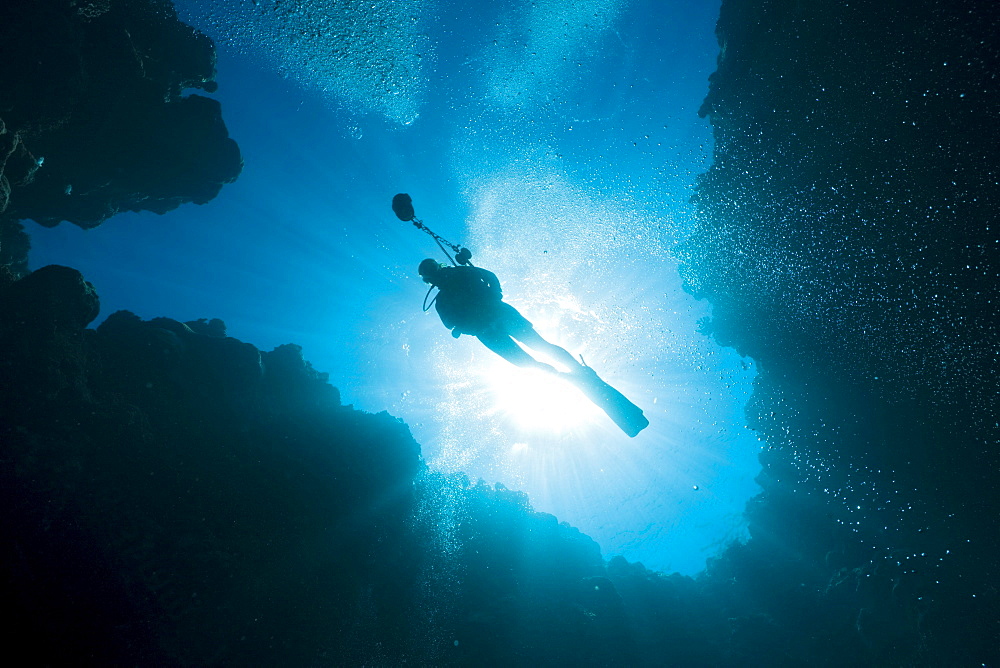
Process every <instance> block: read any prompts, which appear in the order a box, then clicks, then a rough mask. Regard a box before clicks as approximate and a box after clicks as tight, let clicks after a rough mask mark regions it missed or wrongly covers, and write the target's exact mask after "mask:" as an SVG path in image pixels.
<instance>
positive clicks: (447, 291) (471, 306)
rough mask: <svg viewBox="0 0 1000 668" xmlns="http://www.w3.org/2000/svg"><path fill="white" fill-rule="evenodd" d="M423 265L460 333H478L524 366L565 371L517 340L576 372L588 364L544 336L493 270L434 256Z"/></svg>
mask: <svg viewBox="0 0 1000 668" xmlns="http://www.w3.org/2000/svg"><path fill="white" fill-rule="evenodd" d="M418 271H419V272H420V277H421V278H423V280H424V282H425V283H429V284H430V285H431V287H436V288H437V289H438V290H439V292H438V294H437V296H436V297H435V298H434V308H435V309H436V310H437V313H438V316H440V317H441V322H442V323H444V326H445V327H447V328H448V329H450V330H451V335H452V336H454V337H455V338H456V339H457V338H458V337H459V336H461V335H462V334H468V335H470V336H475V337H476V338H477V339H479V340H480V341H482V343H483V345H484V346H486V347H487V348H489V349H490V350H492V351H493V352H495V353H496V354H497V355H499V356H500V357H502V358H504V359H505V360H507V361H508V362H510V363H511V364H514V365H516V366H519V367H525V368H535V369H542V370H544V371H549V372H552V373H565V372H561V371H559V370H558V369H556V368H555V367H553V366H552V365H551V364H546V363H545V362H541V361H539V360H537V359H535V358H534V357H532V356H531V355H530V354H529V353H528V352H527V351H526V350H525V349H524V348H522V347H521V346H519V345H518V344H517V341H519V342H521V343H522V344H523V345H525V346H527V347H528V348H530V349H531V350H533V351H535V352H539V353H544V354H547V355H548V356H550V357H551V358H552V359H553V360H554V361H556V362H558V363H559V364H560V365H563V366H565V367H566V368H567V369H568V370H569V372H570V373H580V372H582V371H584V370H585V369H587V368H588V367H585V366H584V365H582V364H580V363H579V362H577V361H576V358H574V357H573V355H571V354H570V353H569V352H568V351H567V350H566V349H565V348H561V347H560V346H557V345H555V344H554V343H549V342H548V341H546V340H545V339H544V338H542V335H541V334H539V333H538V332H536V331H535V328H534V326H533V325H532V324H531V322H530V321H529V320H528V319H527V318H525V317H524V316H523V315H521V314H520V313H519V312H518V310H517V309H516V308H514V307H513V306H511V305H510V304H508V303H507V302H505V301H503V291H502V290H501V288H500V280H499V279H498V278H497V277H496V274H494V273H493V272H492V271H487V270H486V269H483V268H482V267H473V266H469V265H462V266H457V267H449V266H447V265H444V264H441V263H440V262H437V261H436V260H434V259H432V258H427V259H426V260H424V261H423V262H421V263H420V267H419V268H418Z"/></svg>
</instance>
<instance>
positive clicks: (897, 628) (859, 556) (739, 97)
mask: <svg viewBox="0 0 1000 668" xmlns="http://www.w3.org/2000/svg"><path fill="white" fill-rule="evenodd" d="M998 35H1000V14H998V13H997V12H996V7H995V3H990V2H976V1H969V0H960V1H958V2H953V1H951V0H949V1H947V2H946V1H944V0H921V1H918V2H899V1H889V2H885V1H882V0H879V1H878V2H875V1H862V2H854V1H852V2H850V3H847V2H819V3H799V2H791V1H789V2H785V1H767V0H724V2H723V4H722V11H721V16H720V20H719V23H718V36H719V42H720V45H721V47H722V52H721V55H720V58H719V64H718V70H717V72H715V73H714V74H713V75H712V78H711V86H710V91H709V94H708V97H707V99H706V100H705V103H704V106H703V108H702V114H703V115H706V116H707V117H708V118H709V119H710V120H711V123H712V128H713V131H714V135H715V140H716V145H715V155H714V162H713V165H712V167H711V169H710V170H709V171H708V172H707V173H706V174H704V175H702V177H701V178H700V181H699V184H698V190H697V196H696V198H695V201H696V204H697V207H698V211H699V218H700V221H699V222H700V226H699V229H698V231H697V233H696V234H695V235H694V236H693V238H691V239H690V240H688V241H687V242H686V243H685V244H684V246H683V247H682V249H681V250H682V253H683V256H684V259H685V266H684V268H683V273H684V276H685V279H686V283H687V286H688V288H689V289H690V290H691V291H692V292H693V293H694V294H695V295H697V296H700V297H705V298H707V299H709V300H710V301H711V302H712V304H713V314H714V315H713V318H712V319H711V321H709V322H706V323H705V331H706V332H709V333H711V334H713V335H714V336H715V338H716V339H717V340H718V341H719V342H720V343H722V344H724V345H728V346H733V347H735V348H736V349H737V350H739V351H740V352H741V353H743V354H745V355H749V356H752V357H753V358H754V360H756V362H757V363H758V371H759V376H758V379H757V384H756V388H755V392H754V396H753V399H752V401H751V402H750V405H749V406H748V408H747V417H748V420H749V421H750V425H751V427H752V428H753V429H756V430H757V431H758V432H759V433H760V435H761V436H762V437H763V438H764V439H765V440H766V443H767V449H766V452H765V453H764V454H763V456H762V462H763V464H764V472H763V474H762V475H761V479H760V482H761V484H762V485H763V487H764V493H763V494H762V495H761V496H760V497H759V498H758V499H756V500H755V501H754V503H753V504H751V508H750V511H749V512H750V518H751V533H752V535H753V540H752V541H751V542H750V544H749V545H748V546H747V547H746V548H741V549H745V550H747V551H749V552H751V553H756V554H758V555H768V556H767V558H766V559H761V558H759V557H758V561H757V564H758V566H757V568H755V570H754V571H753V575H752V577H753V579H755V580H756V581H757V582H758V583H759V584H758V585H753V584H750V583H749V582H748V578H747V577H746V576H741V575H740V573H739V572H737V573H736V575H735V577H736V586H737V588H739V587H748V588H750V589H749V590H750V591H752V590H753V588H754V587H755V586H759V587H761V588H762V589H764V591H760V592H756V593H754V594H752V595H748V596H746V599H745V600H748V601H750V600H752V601H754V602H755V604H754V605H755V606H759V608H758V609H759V610H760V611H761V612H762V613H763V614H765V615H766V616H767V618H768V620H769V621H768V624H769V625H772V626H773V628H776V629H781V631H780V632H781V633H788V632H789V631H791V632H792V633H793V635H794V636H795V638H794V639H791V638H789V639H788V640H787V642H788V644H787V645H786V647H787V648H789V649H790V650H791V651H794V654H793V655H792V656H794V657H797V658H799V659H804V658H805V657H806V656H808V655H807V654H805V653H804V651H803V650H805V647H804V646H805V645H807V644H809V643H812V644H814V645H815V646H817V647H818V646H821V645H823V644H826V643H830V648H831V652H832V651H834V648H838V647H839V648H843V649H838V650H836V654H832V656H836V657H837V658H836V659H835V660H833V659H831V661H832V662H834V663H837V662H844V663H858V664H861V663H865V661H868V662H869V663H870V664H871V665H875V664H877V665H979V664H980V663H984V664H986V665H989V664H991V663H994V662H996V661H997V657H998V651H1000V650H998V647H1000V645H998V644H997V638H998V637H1000V635H998V632H1000V627H998V623H1000V613H998V611H1000V600H998V594H997V587H996V582H997V577H998V575H1000V573H998V572H997V565H998V560H997V554H998V548H1000V522H998V517H1000V514H998V505H997V498H998V497H997V489H998V482H1000V481H998V472H1000V466H998V465H1000V448H998V446H1000V429H998V427H1000V425H998V423H997V415H998V414H1000V412H998V409H1000V402H998V396H1000V394H998V380H1000V374H998V371H1000V363H998V350H1000V337H998V328H997V322H998V320H997V316H996V313H997V305H998V303H1000V301H998V299H1000V281H998V278H1000V271H998V270H1000V230H998V228H997V223H996V210H997V204H998V198H997V195H998V186H997V184H998V183H1000V125H998V124H997V122H996V119H997V118H1000V78H998V76H997V72H1000V38H998ZM731 556H733V557H734V558H731V559H726V560H723V562H722V563H720V564H719V566H720V567H724V568H727V569H728V568H732V567H733V566H740V565H741V564H743V565H745V562H744V560H743V559H736V558H735V553H734V554H733V555H731ZM740 567H742V566H740ZM815 589H821V590H825V592H826V594H825V595H824V596H823V598H824V599H825V600H826V601H827V603H826V604H825V609H824V610H822V614H818V613H819V612H820V611H819V610H808V609H806V610H803V609H802V606H801V605H798V604H790V600H789V599H787V598H784V599H782V600H775V599H773V598H772V597H773V596H774V593H775V592H778V591H785V592H788V593H789V595H792V596H793V598H794V599H800V600H801V602H808V601H810V600H814V595H810V594H809V593H808V591H809V590H815ZM838 608H839V609H840V611H838ZM840 615H842V616H843V617H842V619H841V620H840V621H837V620H836V619H835V618H836V617H838V616H840ZM848 621H850V622H851V624H850V626H849V625H848V624H847V623H846V622H848ZM850 627H853V628H850ZM838 636H839V637H838ZM858 638H860V639H861V641H862V643H861V644H860V645H858V643H857V640H858ZM806 639H811V640H806ZM875 639H878V640H875ZM879 643H881V644H882V647H878V646H877V645H878V644H879ZM792 648H794V649H792Z"/></svg>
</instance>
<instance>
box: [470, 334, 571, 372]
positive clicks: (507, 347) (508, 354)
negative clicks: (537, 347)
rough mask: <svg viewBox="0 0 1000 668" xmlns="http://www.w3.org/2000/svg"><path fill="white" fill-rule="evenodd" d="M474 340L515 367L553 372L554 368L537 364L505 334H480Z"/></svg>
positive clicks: (544, 364)
mask: <svg viewBox="0 0 1000 668" xmlns="http://www.w3.org/2000/svg"><path fill="white" fill-rule="evenodd" d="M476 338H478V339H479V340H480V341H482V342H483V345H484V346H486V347H487V348H489V349H490V350H492V351H493V352H495V353H496V354H497V355H499V356H500V357H502V358H504V359H505V360H507V361H508V362H510V363H511V364H513V365H515V366H519V367H523V368H528V369H531V368H534V369H543V370H545V371H555V368H554V367H552V366H551V365H549V364H546V363H545V362H539V361H538V360H536V359H535V358H534V357H532V356H531V355H529V354H528V353H527V352H526V351H525V350H524V348H522V347H521V346H519V345H517V344H516V343H515V342H514V339H512V338H510V337H509V336H507V335H506V334H493V333H490V334H481V335H479V336H478V337H476Z"/></svg>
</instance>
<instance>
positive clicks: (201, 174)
mask: <svg viewBox="0 0 1000 668" xmlns="http://www.w3.org/2000/svg"><path fill="white" fill-rule="evenodd" d="M0 61H2V62H3V63H5V66H4V67H3V68H0V264H8V265H12V266H13V267H14V268H15V270H16V271H18V272H23V271H24V270H25V269H26V256H27V249H28V245H29V244H28V239H27V237H26V235H25V233H24V231H23V228H22V226H21V225H20V223H19V222H18V221H20V220H24V219H32V220H34V221H36V222H38V223H40V224H42V225H46V226H54V225H56V224H58V223H59V222H60V221H69V222H71V223H74V224H76V225H79V226H80V227H83V228H89V227H95V226H97V225H99V224H100V223H101V222H102V221H104V220H106V219H107V218H108V217H110V216H113V215H114V214H116V213H118V212H120V211H154V212H156V213H164V212H166V211H170V210H171V209H175V208H177V207H178V206H180V205H181V204H183V203H185V202H195V203H198V204H203V203H205V202H207V201H209V200H211V199H212V198H213V197H215V196H216V195H217V194H218V192H219V190H220V189H221V187H222V186H223V184H225V183H230V182H232V181H233V180H235V179H236V177H237V176H238V175H239V173H240V171H241V169H242V158H241V156H240V151H239V148H238V147H237V145H236V143H235V142H234V141H233V140H232V139H230V138H229V136H228V133H227V131H226V126H225V124H224V123H223V121H222V115H221V111H220V107H219V104H218V102H216V101H215V100H212V99H210V98H207V97H204V96H202V95H194V94H188V93H189V91H190V90H191V89H201V90H204V91H207V92H213V91H214V90H215V89H216V83H215V47H214V45H213V44H212V41H211V40H210V39H209V38H208V37H207V36H205V35H204V34H202V33H200V32H198V31H196V30H194V29H193V28H191V27H190V26H187V25H185V24H183V23H181V22H180V21H178V19H177V14H176V11H175V10H174V7H173V4H172V3H170V2H169V1H168V0H89V1H88V0H30V1H28V0H12V1H11V2H5V3H4V8H3V20H0Z"/></svg>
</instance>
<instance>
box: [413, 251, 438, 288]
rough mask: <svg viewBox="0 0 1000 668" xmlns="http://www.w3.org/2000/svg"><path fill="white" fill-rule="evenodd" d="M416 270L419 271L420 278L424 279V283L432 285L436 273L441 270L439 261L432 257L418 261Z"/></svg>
mask: <svg viewBox="0 0 1000 668" xmlns="http://www.w3.org/2000/svg"><path fill="white" fill-rule="evenodd" d="M417 271H419V272H420V278H422V279H424V283H430V284H431V285H434V279H435V277H436V276H437V273H438V272H439V271H441V263H440V262H438V261H437V260H435V259H433V258H427V259H426V260H424V261H423V262H421V263H420V267H419V268H418V269H417Z"/></svg>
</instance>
